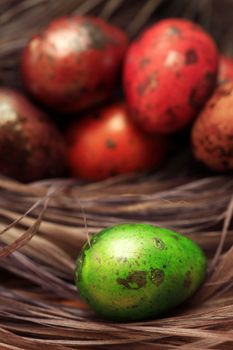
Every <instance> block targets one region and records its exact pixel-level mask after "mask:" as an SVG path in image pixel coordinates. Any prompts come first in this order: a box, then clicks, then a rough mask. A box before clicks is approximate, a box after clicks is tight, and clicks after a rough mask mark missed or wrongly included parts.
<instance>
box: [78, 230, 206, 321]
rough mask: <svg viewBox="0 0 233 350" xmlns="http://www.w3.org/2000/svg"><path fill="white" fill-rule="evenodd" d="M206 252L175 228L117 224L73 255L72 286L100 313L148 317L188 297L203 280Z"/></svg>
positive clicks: (112, 317)
mask: <svg viewBox="0 0 233 350" xmlns="http://www.w3.org/2000/svg"><path fill="white" fill-rule="evenodd" d="M206 265H207V264H206V257H205V255H204V253H203V251H202V250H201V249H200V247H199V246H198V245H197V244H195V243H194V242H193V241H191V240H190V239H188V238H187V237H185V236H182V235H180V234H178V233H176V232H173V231H170V230H167V229H163V228H159V227H154V226H151V225H146V224H121V225H116V226H113V227H110V228H107V229H105V230H103V231H101V232H99V233H98V234H96V235H95V236H93V237H92V239H91V242H90V245H89V244H88V243H87V244H86V245H85V246H84V247H83V250H82V252H81V254H80V256H79V257H78V259H77V266H76V274H75V279H76V285H77V287H78V290H79V292H80V295H81V297H83V298H84V299H85V300H86V301H87V303H88V304H89V305H90V306H91V308H93V309H94V310H95V311H96V312H97V313H98V314H99V315H100V316H102V317H105V318H108V319H110V320H117V321H136V320H145V319H148V318H153V317H156V316H159V315H161V314H163V313H164V312H167V311H169V310H170V309H172V308H174V307H175V306H177V305H179V304H181V303H182V302H183V301H184V300H186V299H187V298H188V297H190V296H191V295H192V294H193V293H194V292H195V291H196V290H197V288H198V287H199V286H200V284H201V283H202V282H203V280H204V277H205V273H206Z"/></svg>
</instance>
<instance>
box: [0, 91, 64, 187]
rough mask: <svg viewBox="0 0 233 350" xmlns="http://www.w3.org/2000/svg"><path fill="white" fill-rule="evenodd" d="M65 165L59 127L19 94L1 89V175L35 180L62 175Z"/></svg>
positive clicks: (62, 140) (62, 141)
mask: <svg viewBox="0 0 233 350" xmlns="http://www.w3.org/2000/svg"><path fill="white" fill-rule="evenodd" d="M65 164H66V145H65V140H64V138H63V137H62V135H61V134H60V133H59V131H58V130H57V128H56V126H55V125H54V124H53V123H52V122H51V121H50V120H49V119H48V117H47V116H46V115H45V114H44V113H43V112H42V111H40V110H39V109H38V108H36V107H35V106H34V105H33V104H32V103H31V102H30V101H29V100H27V98H26V97H24V96H23V95H21V94H20V93H18V92H16V91H13V90H8V89H0V174H3V175H6V176H9V177H12V178H15V179H17V180H20V181H33V180H38V179H43V178H46V177H57V176H61V175H63V174H64V170H65V168H66V165H65Z"/></svg>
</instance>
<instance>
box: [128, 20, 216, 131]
mask: <svg viewBox="0 0 233 350" xmlns="http://www.w3.org/2000/svg"><path fill="white" fill-rule="evenodd" d="M217 71H218V52H217V49H216V46H215V43H214V41H213V40H212V38H211V37H210V36H209V35H208V34H207V33H206V32H205V31H204V30H203V29H202V28H201V27H200V26H198V25H197V24H195V23H192V22H191V21H188V20H185V19H177V18H169V19H166V20H162V21H159V22H157V23H156V24H154V25H152V26H151V27H149V28H148V29H147V30H146V31H145V32H144V33H143V34H142V35H141V36H140V37H139V38H138V39H136V40H135V41H134V42H133V43H132V44H131V45H130V47H129V49H128V51H127V54H126V58H125V64H124V74H123V82H124V91H125V96H126V100H127V103H128V105H129V107H130V109H131V111H132V115H133V116H134V120H135V121H136V122H137V124H138V125H139V126H140V128H142V129H143V130H145V131H146V132H148V133H154V134H156V133H160V134H170V133H174V132H176V131H178V130H182V129H183V128H185V127H186V126H188V125H189V124H190V123H191V122H192V121H193V119H194V118H195V117H196V115H197V113H198V112H199V110H200V109H201V108H202V106H203V105H204V103H205V102H206V100H207V99H208V97H209V96H210V95H211V93H212V92H213V90H214V88H215V83H216V76H217Z"/></svg>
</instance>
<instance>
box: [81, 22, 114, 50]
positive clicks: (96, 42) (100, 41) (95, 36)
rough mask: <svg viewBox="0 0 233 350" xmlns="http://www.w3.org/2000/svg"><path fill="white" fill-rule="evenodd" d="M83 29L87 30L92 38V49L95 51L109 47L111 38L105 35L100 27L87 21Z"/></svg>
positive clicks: (83, 24)
mask: <svg viewBox="0 0 233 350" xmlns="http://www.w3.org/2000/svg"><path fill="white" fill-rule="evenodd" d="M82 27H83V28H85V29H86V30H87V32H88V34H89V36H90V38H91V47H92V48H93V49H99V50H101V49H104V48H105V47H106V46H107V44H108V42H109V38H108V37H107V36H106V35H105V33H103V31H102V29H101V28H100V26H98V25H97V24H94V23H92V22H91V21H88V20H87V21H85V22H83V23H82Z"/></svg>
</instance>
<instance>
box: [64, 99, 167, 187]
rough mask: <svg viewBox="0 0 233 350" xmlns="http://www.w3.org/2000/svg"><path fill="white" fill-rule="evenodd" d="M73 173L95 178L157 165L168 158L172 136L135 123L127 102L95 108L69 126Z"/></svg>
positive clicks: (70, 166)
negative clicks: (155, 132)
mask: <svg viewBox="0 0 233 350" xmlns="http://www.w3.org/2000/svg"><path fill="white" fill-rule="evenodd" d="M67 145H68V153H67V158H68V166H69V169H70V173H71V175H72V176H74V177H77V178H84V179H87V180H91V181H98V180H103V179H107V178H108V177H111V176H116V175H118V174H127V173H133V172H137V171H146V170H149V169H155V167H158V166H159V165H160V164H161V163H162V161H163V160H164V159H165V156H166V151H167V148H168V140H166V138H165V137H163V136H157V135H156V136H155V135H147V134H146V133H145V132H143V131H142V130H141V129H140V128H137V126H136V125H135V123H133V121H132V118H131V115H130V113H129V111H128V108H127V106H126V105H125V103H114V104H108V105H106V106H103V107H102V108H99V109H95V110H93V111H90V112H89V113H88V114H86V115H85V116H84V117H83V118H82V119H79V120H75V121H74V122H73V123H71V124H70V125H69V127H68V129H67Z"/></svg>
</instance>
